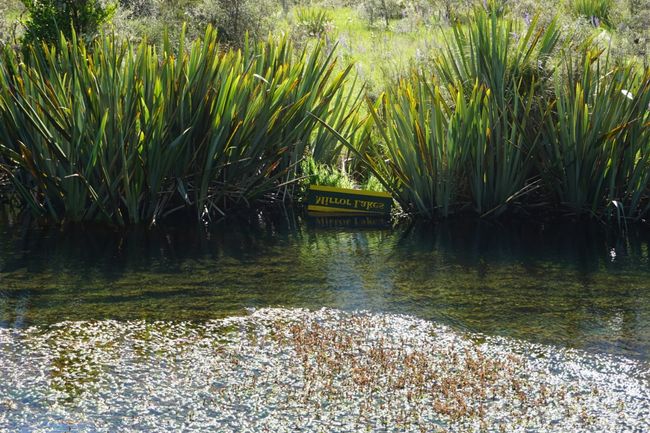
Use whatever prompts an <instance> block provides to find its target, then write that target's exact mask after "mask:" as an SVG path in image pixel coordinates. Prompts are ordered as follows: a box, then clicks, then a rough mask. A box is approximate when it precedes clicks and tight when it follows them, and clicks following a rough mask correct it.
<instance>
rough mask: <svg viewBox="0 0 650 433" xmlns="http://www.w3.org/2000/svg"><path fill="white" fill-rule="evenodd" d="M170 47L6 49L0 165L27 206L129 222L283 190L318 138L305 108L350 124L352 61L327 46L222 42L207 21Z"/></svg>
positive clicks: (200, 211)
mask: <svg viewBox="0 0 650 433" xmlns="http://www.w3.org/2000/svg"><path fill="white" fill-rule="evenodd" d="M180 39H181V41H182V40H183V39H184V38H183V37H181V38H180ZM181 44H182V43H181ZM173 52H174V50H172V49H171V47H170V46H169V43H166V44H165V47H164V50H163V52H162V53H159V52H157V51H156V49H155V48H154V47H153V46H151V45H149V44H147V43H146V41H145V42H143V43H141V44H140V45H139V46H137V47H133V46H131V45H130V44H129V43H128V42H125V41H120V40H119V39H117V38H116V37H115V36H103V37H100V38H98V39H97V40H96V41H94V42H93V43H92V44H91V45H89V46H86V45H85V44H84V43H83V42H81V41H79V40H78V39H77V38H76V36H73V37H72V38H71V39H70V40H66V39H63V38H62V39H61V41H60V44H58V46H47V45H41V46H31V47H30V48H29V51H28V52H27V53H26V54H25V55H24V56H23V55H22V54H20V53H17V52H15V51H13V50H11V49H9V48H6V49H5V50H4V52H3V53H2V60H1V61H0V152H1V154H2V155H3V158H4V161H3V163H2V165H1V166H0V170H2V171H4V172H5V173H6V174H7V175H9V176H10V179H11V180H12V183H13V185H14V187H15V189H16V191H17V193H18V194H19V196H20V198H21V200H22V201H23V202H24V203H25V205H26V206H27V207H29V208H30V209H31V210H32V211H33V212H34V213H36V214H37V215H40V216H47V217H49V218H50V219H53V220H55V221H67V220H70V221H83V220H103V221H109V222H112V223H114V224H118V225H124V224H127V223H140V222H149V223H153V222H155V221H156V220H158V219H160V218H161V217H164V216H165V215H167V214H169V213H171V212H173V211H175V210H178V209H183V208H187V209H191V210H192V211H194V212H195V213H196V214H197V215H198V216H199V217H205V216H208V215H211V214H214V213H224V212H225V211H226V210H227V209H229V208H231V207H232V206H236V205H241V204H248V203H249V202H250V201H251V200H256V199H268V200H273V199H278V198H284V197H286V190H285V189H284V188H285V187H286V185H287V184H289V183H291V182H293V181H295V180H296V178H297V177H298V176H299V173H298V169H297V167H298V166H299V162H300V161H301V160H302V159H303V157H304V156H305V155H306V154H308V153H309V151H310V148H311V145H312V139H313V137H314V136H317V133H316V130H317V126H318V125H319V124H317V123H316V121H315V120H314V118H313V117H311V116H308V115H307V113H308V112H311V113H315V114H316V115H318V116H319V117H322V118H325V119H330V118H331V116H332V115H333V113H334V115H335V119H336V121H335V123H336V124H337V125H338V126H339V127H341V128H345V127H346V125H347V123H346V122H347V119H349V118H350V116H349V115H348V113H345V107H344V106H343V104H342V103H341V102H342V98H347V97H348V96H347V95H348V93H346V91H345V87H346V85H347V82H348V81H349V80H348V78H349V75H350V68H349V67H347V68H343V69H342V70H340V69H337V68H336V62H335V60H334V58H333V57H332V55H331V54H327V53H324V52H323V48H322V45H317V46H315V47H314V48H313V49H311V50H310V51H309V52H307V51H304V52H302V53H298V55H296V53H294V50H293V48H292V46H291V44H290V43H289V42H288V41H287V40H280V41H273V40H270V41H268V42H265V43H259V44H247V48H246V49H245V50H243V51H225V52H224V51H222V49H221V48H220V47H219V45H218V43H217V37H216V32H215V31H213V30H212V29H208V30H207V32H206V34H205V38H204V40H203V41H197V42H195V43H193V44H192V45H191V46H189V47H188V48H187V49H185V47H184V46H182V45H181V47H180V48H179V49H178V50H176V52H178V53H179V54H178V56H176V55H175V54H173ZM342 94H345V95H346V96H345V97H343V96H341V95H342ZM326 145H327V144H326V143H325V144H323V143H322V140H321V143H320V144H319V146H320V147H324V146H326ZM323 152H324V150H323Z"/></svg>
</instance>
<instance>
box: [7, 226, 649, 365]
mask: <svg viewBox="0 0 650 433" xmlns="http://www.w3.org/2000/svg"><path fill="white" fill-rule="evenodd" d="M649 251H650V233H649V231H648V230H647V229H642V228H630V231H629V232H628V233H627V234H626V235H620V234H615V233H612V232H608V231H607V230H605V229H604V228H603V227H601V226H598V225H588V224H569V225H543V224H534V225H500V224H496V223H489V222H476V221H473V222H458V223H441V224H419V225H410V226H409V225H400V226H397V227H391V226H387V225H382V224H376V222H375V221H367V220H363V219H362V220H356V221H350V220H342V221H339V220H333V221H332V220H310V219H308V218H305V217H301V216H294V215H274V216H268V215H251V216H247V217H245V218H238V219H236V220H234V219H233V220H226V221H222V222H219V223H213V224H210V225H209V226H203V225H193V224H190V225H189V226H188V225H173V226H166V227H160V228H156V229H154V230H152V231H147V230H144V229H140V228H136V229H131V230H129V231H127V232H118V231H113V230H109V229H98V228H89V227H85V228H77V229H75V230H60V229H57V228H34V227H25V226H21V225H17V224H8V223H7V222H6V221H5V223H4V224H3V225H2V226H0V327H3V328H25V327H28V326H31V325H47V324H53V323H57V322H60V321H64V320H73V321H82V320H104V319H115V320H119V321H127V320H128V321H133V320H141V319H144V320H147V321H153V320H165V321H196V322H202V321H205V320H209V319H215V318H222V317H226V316H230V315H234V314H239V313H242V312H244V311H245V310H246V309H247V308H249V307H258V308H261V307H287V308H294V307H306V308H313V309H317V308H321V307H330V308H336V309H340V310H347V311H350V310H359V309H361V310H369V311H372V312H382V313H405V314H409V315H413V316H416V317H419V318H422V319H427V320H432V321H436V322H439V323H442V324H446V325H450V326H451V327H452V328H455V329H458V330H460V331H470V332H479V333H483V334H487V335H491V336H502V337H515V338H517V339H523V340H526V341H529V342H533V343H544V344H552V345H558V346H563V347H566V348H577V349H583V350H586V351H588V352H593V353H609V354H614V355H623V356H625V357H629V358H634V359H637V360H641V361H647V360H648V358H649V356H650V257H649V255H650V253H649Z"/></svg>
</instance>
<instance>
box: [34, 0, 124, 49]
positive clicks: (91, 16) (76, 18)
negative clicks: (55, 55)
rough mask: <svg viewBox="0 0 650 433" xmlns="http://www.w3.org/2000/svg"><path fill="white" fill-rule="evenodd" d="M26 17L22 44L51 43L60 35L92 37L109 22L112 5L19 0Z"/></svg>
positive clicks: (95, 0)
mask: <svg viewBox="0 0 650 433" xmlns="http://www.w3.org/2000/svg"><path fill="white" fill-rule="evenodd" d="M22 2H23V4H24V5H25V8H26V9H27V11H28V12H29V16H28V18H27V20H26V21H25V27H26V31H25V37H24V41H25V42H26V43H32V42H34V41H42V42H47V43H55V42H57V41H58V39H59V34H60V33H61V32H63V33H64V34H65V35H66V36H67V37H70V36H71V34H72V31H73V29H74V32H75V33H76V34H77V35H78V36H80V37H92V36H94V35H96V34H97V32H98V30H99V28H100V27H101V25H102V24H104V23H105V22H107V21H108V20H110V18H111V16H112V15H113V12H114V11H115V8H116V5H115V4H111V3H109V4H108V5H106V6H104V5H103V4H102V3H101V2H100V1H99V0H22Z"/></svg>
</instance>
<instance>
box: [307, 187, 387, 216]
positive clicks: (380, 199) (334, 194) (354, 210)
mask: <svg viewBox="0 0 650 433" xmlns="http://www.w3.org/2000/svg"><path fill="white" fill-rule="evenodd" d="M392 204H393V199H392V197H391V195H390V194H388V193H386V192H377V191H363V190H357V189H346V188H335V187H331V186H320V185H310V187H309V194H308V195H307V210H308V211H310V212H318V213H328V214H332V213H340V214H345V215H348V214H361V215H372V214H385V215H390V209H391V206H392Z"/></svg>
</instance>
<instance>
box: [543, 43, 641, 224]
mask: <svg viewBox="0 0 650 433" xmlns="http://www.w3.org/2000/svg"><path fill="white" fill-rule="evenodd" d="M601 56H602V52H600V51H593V50H588V51H586V52H585V54H584V56H583V57H582V59H581V62H580V63H579V67H578V68H576V67H574V65H573V62H572V61H571V60H568V61H567V62H566V63H567V72H566V73H565V74H564V75H562V76H558V78H557V80H556V90H555V101H554V103H553V105H552V107H551V108H552V109H553V113H552V116H549V117H548V118H547V122H546V125H545V146H544V153H543V156H542V161H544V168H545V171H544V174H545V178H546V182H547V183H548V189H549V190H552V191H554V193H555V197H556V199H557V201H558V202H559V204H560V205H561V206H563V207H566V208H568V209H569V211H570V212H572V213H575V214H585V213H586V214H589V215H592V216H596V217H603V216H612V215H614V214H615V215H617V216H618V217H619V218H634V219H638V218H641V217H642V216H644V215H645V214H647V212H648V210H649V206H650V204H648V193H649V188H650V131H649V129H648V127H649V126H650V118H649V113H648V110H649V109H650V105H649V104H650V75H649V72H648V71H647V70H646V71H645V72H644V73H642V74H638V73H637V72H635V69H634V68H633V67H632V66H623V67H613V68H610V67H609V66H608V62H607V59H605V60H604V61H602V59H601Z"/></svg>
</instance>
